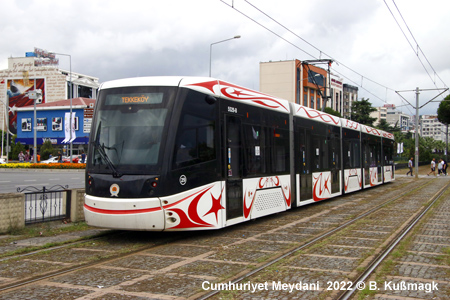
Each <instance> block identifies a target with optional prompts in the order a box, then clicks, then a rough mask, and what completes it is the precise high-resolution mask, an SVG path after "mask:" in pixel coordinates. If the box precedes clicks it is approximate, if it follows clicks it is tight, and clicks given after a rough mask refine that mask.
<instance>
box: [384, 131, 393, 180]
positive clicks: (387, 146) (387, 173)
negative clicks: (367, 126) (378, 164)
mask: <svg viewBox="0 0 450 300" xmlns="http://www.w3.org/2000/svg"><path fill="white" fill-rule="evenodd" d="M382 142H383V182H390V181H393V180H395V174H394V172H395V171H394V169H395V168H394V135H393V134H392V133H389V132H383V138H382Z"/></svg>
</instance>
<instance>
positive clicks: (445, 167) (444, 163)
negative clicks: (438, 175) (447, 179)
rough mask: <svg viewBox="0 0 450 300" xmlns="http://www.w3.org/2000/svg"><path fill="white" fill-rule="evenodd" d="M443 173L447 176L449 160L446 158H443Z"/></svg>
mask: <svg viewBox="0 0 450 300" xmlns="http://www.w3.org/2000/svg"><path fill="white" fill-rule="evenodd" d="M442 173H444V175H445V176H447V162H446V161H445V160H442Z"/></svg>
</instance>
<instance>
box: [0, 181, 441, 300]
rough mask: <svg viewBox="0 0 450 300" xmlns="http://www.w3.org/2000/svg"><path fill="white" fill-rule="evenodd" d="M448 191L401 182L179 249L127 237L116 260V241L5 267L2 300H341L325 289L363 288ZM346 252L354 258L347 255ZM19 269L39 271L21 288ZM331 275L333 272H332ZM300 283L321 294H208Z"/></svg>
mask: <svg viewBox="0 0 450 300" xmlns="http://www.w3.org/2000/svg"><path fill="white" fill-rule="evenodd" d="M447 182H448V181H447V180H445V181H443V180H440V181H439V180H434V181H433V180H421V181H419V182H417V181H412V180H410V179H400V180H397V181H396V182H395V183H392V184H389V185H386V186H381V187H377V188H374V189H371V190H368V191H366V192H364V193H355V194H350V195H347V196H345V197H340V199H336V200H332V201H326V202H323V203H318V204H317V205H312V206H308V207H304V208H300V209H296V210H293V211H291V212H287V213H281V214H278V215H275V216H271V217H266V218H262V219H258V220H256V221H254V222H250V223H246V224H241V225H238V226H235V227H231V228H228V229H226V230H220V231H216V232H198V233H180V234H173V236H172V238H173V239H165V238H162V237H161V235H159V237H158V234H154V233H139V235H140V238H138V239H134V240H133V239H132V238H131V237H130V236H128V238H130V239H131V244H133V243H134V244H135V246H134V247H135V248H134V249H133V250H132V251H130V250H128V251H126V252H128V253H119V252H120V251H121V250H123V248H127V247H126V246H125V245H126V244H127V243H126V240H124V239H118V240H116V242H107V241H104V240H100V241H96V242H92V241H88V242H86V243H85V244H83V245H77V246H71V247H68V248H64V249H58V250H55V251H56V252H55V251H51V252H48V253H35V254H32V255H28V256H27V257H17V258H14V259H10V260H9V261H3V262H0V287H1V290H0V299H21V297H22V298H23V296H24V295H30V294H31V295H33V296H34V298H35V299H45V298H54V299H58V298H60V299H65V297H68V296H70V297H71V298H74V299H77V298H80V299H115V298H114V297H115V296H117V295H121V297H122V298H123V297H129V299H172V298H173V299H175V298H178V299H180V297H181V298H190V299H207V298H216V299H219V298H227V297H228V298H229V299H232V298H233V299H234V298H236V299H250V298H277V297H278V296H280V297H288V298H289V297H293V298H295V297H300V298H305V299H307V298H309V299H317V297H320V298H322V297H333V298H336V297H340V295H339V291H338V290H332V291H327V290H326V286H324V285H325V283H326V282H327V281H331V282H340V281H345V280H347V281H352V280H357V276H358V275H359V274H360V273H362V271H363V270H365V269H366V268H367V266H368V263H369V261H371V260H372V257H374V256H375V254H376V253H378V252H381V250H380V249H382V248H384V247H385V243H386V241H387V240H390V239H392V237H391V236H392V235H393V234H394V233H395V232H396V231H397V230H398V229H399V228H400V227H402V226H404V224H407V221H409V219H411V215H413V214H416V213H417V212H418V211H420V210H421V208H422V206H423V204H424V202H426V200H427V199H429V198H430V195H435V193H434V191H435V190H436V184H441V185H442V187H441V188H444V187H446V186H447V185H446V184H447ZM398 207H401V208H402V209H401V210H403V211H405V212H404V213H398V214H395V219H396V220H395V222H394V221H392V220H390V219H388V217H392V216H393V214H392V212H393V211H397V210H398ZM409 207H410V208H411V209H410V210H408V211H407V212H406V208H409ZM385 217H386V219H383V218H385ZM368 228H369V229H371V230H367V229H368ZM388 229H389V230H388ZM367 236H369V237H367ZM370 236H372V237H370ZM93 244H94V245H93ZM115 249H116V250H118V251H119V252H116V251H115ZM128 249H129V248H128ZM61 252H63V253H64V252H65V253H66V258H67V259H68V258H69V257H71V256H75V262H69V261H67V260H66V261H63V259H61ZM347 252H348V253H349V255H350V256H349V257H345V255H344V254H345V253H347ZM80 253H83V255H80ZM343 253H344V254H343ZM75 254H76V255H75ZM76 257H79V259H76ZM72 259H73V258H72ZM13 261H14V263H15V266H16V267H17V266H20V267H19V269H22V268H27V267H29V266H30V265H36V264H39V263H42V264H43V266H41V268H40V269H39V270H41V271H37V272H36V273H35V274H33V276H28V278H27V277H25V278H23V273H24V272H22V273H21V272H16V273H14V272H13V271H12V270H13V269H14V268H13V264H12V262H13ZM80 262H83V263H82V264H81V263H80ZM8 264H10V265H11V266H10V267H8V266H7V265H8ZM321 264H323V265H324V266H322V265H321ZM55 266H56V270H55V269H53V270H52V268H55ZM333 266H336V270H335V269H330V268H333ZM327 268H328V269H327ZM16 269H17V268H16ZM29 269H30V270H36V268H35V267H34V268H29ZM42 270H43V271H42ZM294 274H303V275H302V276H300V277H299V275H294ZM328 275H329V276H328ZM286 276H287V277H286ZM301 279H303V282H304V283H308V282H312V281H314V282H321V283H322V286H321V289H319V290H318V291H300V292H298V291H296V292H295V293H289V291H280V290H278V291H277V290H274V289H273V286H270V287H269V285H268V289H267V290H265V289H262V290H255V291H254V292H252V291H249V290H244V291H238V290H235V291H223V290H217V291H212V285H211V286H210V285H208V284H213V283H214V284H215V283H233V282H234V283H238V282H250V283H255V284H256V283H258V284H259V283H261V284H263V285H264V284H265V283H266V282H267V283H271V284H272V283H273V282H276V283H278V282H280V284H283V283H286V284H289V283H293V282H294V283H295V282H299V281H301ZM271 288H272V289H271ZM324 288H325V289H324ZM133 297H135V298H133ZM343 299H345V298H343Z"/></svg>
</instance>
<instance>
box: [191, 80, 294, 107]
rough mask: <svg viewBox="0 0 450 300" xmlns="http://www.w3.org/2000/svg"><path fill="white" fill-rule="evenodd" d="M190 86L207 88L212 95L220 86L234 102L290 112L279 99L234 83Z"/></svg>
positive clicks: (201, 83) (207, 83) (209, 83)
mask: <svg viewBox="0 0 450 300" xmlns="http://www.w3.org/2000/svg"><path fill="white" fill-rule="evenodd" d="M189 86H200V87H203V88H206V89H208V90H210V91H211V92H212V93H214V94H216V93H215V92H214V87H215V86H218V87H219V88H220V92H221V93H222V95H224V96H225V97H228V98H230V99H234V100H249V101H252V102H254V103H256V104H259V105H262V106H265V107H268V108H275V109H278V108H282V109H284V110H286V111H289V109H288V108H286V107H285V106H284V105H283V104H282V103H281V102H280V101H278V100H277V99H275V98H273V97H270V96H269V95H265V94H262V93H259V92H256V91H253V90H250V89H247V88H243V87H240V86H238V85H234V84H232V83H228V82H225V81H220V80H219V81H216V80H214V81H208V82H200V83H194V84H189ZM229 88H231V89H233V91H230V92H229V91H227V89H229Z"/></svg>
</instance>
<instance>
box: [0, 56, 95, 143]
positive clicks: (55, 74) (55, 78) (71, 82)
mask: <svg viewBox="0 0 450 300" xmlns="http://www.w3.org/2000/svg"><path fill="white" fill-rule="evenodd" d="M56 56H57V54H54V53H49V52H46V51H44V50H41V49H38V48H35V49H34V52H27V53H26V54H25V57H10V58H8V69H5V70H0V102H1V103H0V122H1V124H2V125H1V126H2V127H1V128H4V129H5V131H6V127H7V128H8V129H9V131H10V132H11V133H13V134H16V133H17V129H18V126H20V123H18V121H17V114H16V110H17V109H18V108H19V107H24V106H28V105H31V104H33V100H32V99H30V98H29V92H30V91H33V90H35V89H38V90H41V92H42V95H41V97H39V99H37V103H38V104H39V103H51V102H55V101H59V100H62V99H69V98H70V96H72V98H76V97H84V98H92V99H95V98H96V97H97V89H98V87H99V82H98V78H96V77H92V76H88V75H82V74H79V73H75V72H70V71H65V70H61V69H59V68H58V65H59V59H58V58H56ZM7 111H9V114H8V116H7V114H6V112H7ZM6 123H9V124H6Z"/></svg>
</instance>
